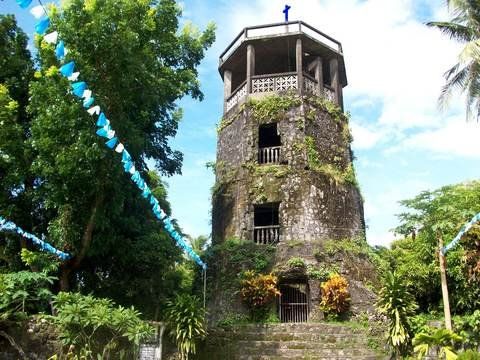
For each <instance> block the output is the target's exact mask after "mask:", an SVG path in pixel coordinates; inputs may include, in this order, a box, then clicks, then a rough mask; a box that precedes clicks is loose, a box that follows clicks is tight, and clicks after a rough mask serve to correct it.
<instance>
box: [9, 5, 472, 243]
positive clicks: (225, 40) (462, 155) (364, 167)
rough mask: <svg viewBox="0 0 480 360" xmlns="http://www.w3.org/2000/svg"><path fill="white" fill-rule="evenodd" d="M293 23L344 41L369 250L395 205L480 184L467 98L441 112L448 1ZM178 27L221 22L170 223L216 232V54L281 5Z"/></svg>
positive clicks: (203, 13)
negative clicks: (441, 26)
mask: <svg viewBox="0 0 480 360" xmlns="http://www.w3.org/2000/svg"><path fill="white" fill-rule="evenodd" d="M288 3H289V5H291V6H292V8H291V10H290V20H303V21H305V22H307V23H309V24H310V25H312V26H314V27H316V28H317V29H320V30H322V31H323V32H325V33H327V34H329V35H331V36H333V37H334V38H336V39H337V40H339V41H341V42H342V45H343V49H344V56H345V63H346V69H347V75H348V79H349V85H348V86H347V87H346V88H345V89H344V94H345V108H346V110H347V111H349V112H350V113H351V115H352V117H351V128H352V131H353V135H354V142H353V149H354V152H355V155H356V158H357V160H356V162H355V166H356V170H357V176H358V179H359V182H360V186H361V189H362V194H363V197H364V199H365V218H366V223H367V226H368V229H367V240H368V241H369V243H370V244H383V245H388V244H389V243H390V242H391V240H392V239H393V234H392V233H391V232H389V230H390V229H392V228H393V227H395V226H396V224H397V221H396V217H395V214H397V213H399V212H400V211H401V210H402V209H401V208H400V207H399V205H398V201H399V200H402V199H406V198H411V197H413V196H415V195H416V194H418V193H419V192H420V191H422V190H428V189H435V188H438V187H440V186H443V185H447V184H452V183H458V182H462V181H466V180H472V179H476V178H479V177H480V167H479V166H478V161H479V160H480V143H479V141H478V139H480V125H479V124H478V123H476V122H466V121H465V114H464V109H463V103H464V99H463V98H462V97H461V96H460V95H459V94H456V95H455V96H454V97H452V100H451V106H450V108H449V109H448V111H445V112H440V111H439V110H438V108H437V97H438V94H439V90H440V87H441V85H442V84H443V78H442V74H443V73H444V72H445V71H446V70H447V69H448V68H449V66H451V65H452V64H453V63H455V62H456V60H457V54H458V53H459V51H460V49H461V47H460V46H459V44H456V43H455V42H453V41H451V40H449V39H447V38H445V37H443V36H441V34H439V33H438V32H437V31H435V30H434V29H430V28H428V27H426V26H425V25H424V22H426V21H429V20H432V19H435V20H441V19H447V18H448V14H447V11H446V9H445V7H444V3H445V2H444V1H443V0H430V1H421V0H389V1H385V0H363V1H360V0H322V1H320V0H309V1H305V0H304V1H300V0H291V1H289V2H288ZM181 5H182V6H183V8H184V15H183V18H182V21H192V22H193V23H194V24H197V25H199V26H200V27H201V28H203V27H205V25H206V24H207V23H208V21H214V22H215V23H216V24H217V27H218V30H217V41H216V42H215V44H214V45H213V47H212V48H211V49H210V50H209V51H208V52H207V56H206V58H205V59H204V61H203V62H202V64H201V66H200V68H199V71H200V81H201V83H202V89H203V92H204V94H205V100H204V101H203V102H197V101H192V100H191V99H188V98H187V99H183V100H182V101H181V102H180V105H181V106H182V107H183V109H184V119H183V120H182V122H181V124H180V128H179V132H178V136H177V137H176V138H175V139H173V140H172V144H173V145H174V147H176V148H177V149H179V150H181V151H182V152H183V153H184V155H185V160H184V166H183V174H182V175H181V176H174V177H172V178H169V179H166V180H167V182H168V184H169V199H170V201H171V203H172V208H173V213H174V217H176V218H177V219H178V220H179V223H180V224H181V226H182V227H183V229H184V231H185V232H187V233H189V234H191V235H194V236H197V235H201V234H209V233H210V187H211V186H212V185H213V182H214V176H213V174H212V173H211V171H210V170H207V169H206V168H205V163H206V162H207V161H213V160H215V150H216V131H215V126H216V124H217V123H218V121H219V119H220V118H221V116H222V108H223V106H222V101H223V99H222V96H223V85H222V82H221V79H220V76H219V74H218V71H217V66H218V55H219V54H220V53H221V52H222V50H223V49H224V48H225V47H226V46H227V45H228V44H229V42H230V41H231V40H232V39H233V38H234V37H235V35H236V34H237V33H238V32H240V31H241V30H242V28H243V27H245V26H252V25H257V24H263V23H270V22H279V21H282V19H283V14H282V9H283V7H284V6H285V1H284V0H282V1H277V0H253V1H248V2H233V1H227V0H215V1H208V2H207V1H201V0H187V1H184V2H182V3H181ZM0 9H1V13H7V12H14V13H15V14H18V15H19V18H18V20H19V24H20V26H22V27H24V29H25V31H26V32H27V33H29V35H31V34H32V32H33V22H32V17H31V15H29V14H28V13H26V12H24V11H22V12H20V11H18V8H17V6H16V5H15V4H14V0H6V1H4V2H0Z"/></svg>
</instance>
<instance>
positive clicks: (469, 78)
mask: <svg viewBox="0 0 480 360" xmlns="http://www.w3.org/2000/svg"><path fill="white" fill-rule="evenodd" d="M447 5H448V7H449V10H450V12H451V13H452V15H453V18H452V20H451V21H449V22H429V23H427V25H428V26H432V27H435V28H438V29H440V31H441V32H442V33H444V34H446V35H448V36H449V37H450V38H452V39H455V40H457V41H460V42H461V43H463V44H464V47H463V50H462V52H461V53H460V55H459V59H458V63H457V64H455V65H454V66H452V67H451V68H450V69H449V70H448V71H447V72H446V73H445V75H444V76H445V79H446V83H445V85H444V86H443V87H442V91H441V94H440V98H439V103H440V106H442V107H445V106H446V105H447V103H448V100H449V97H450V95H451V93H452V90H454V89H457V90H460V91H461V92H465V93H466V108H467V120H468V119H469V118H470V116H471V115H474V116H475V117H476V118H477V120H478V118H479V116H480V1H478V0H447Z"/></svg>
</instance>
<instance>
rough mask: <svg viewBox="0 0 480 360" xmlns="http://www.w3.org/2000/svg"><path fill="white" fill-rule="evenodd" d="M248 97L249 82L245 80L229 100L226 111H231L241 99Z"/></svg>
mask: <svg viewBox="0 0 480 360" xmlns="http://www.w3.org/2000/svg"><path fill="white" fill-rule="evenodd" d="M246 95H247V81H246V80H245V81H244V82H243V83H242V84H241V85H240V86H239V87H238V88H237V89H236V90H235V91H234V92H233V93H232V95H230V97H229V98H228V99H227V105H226V109H227V111H229V110H230V109H231V108H233V107H234V106H235V105H237V104H238V102H239V101H240V99H241V98H243V97H244V96H246Z"/></svg>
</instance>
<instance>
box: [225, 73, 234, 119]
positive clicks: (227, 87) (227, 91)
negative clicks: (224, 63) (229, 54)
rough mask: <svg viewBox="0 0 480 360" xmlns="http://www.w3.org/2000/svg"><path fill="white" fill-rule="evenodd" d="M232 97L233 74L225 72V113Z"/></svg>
mask: <svg viewBox="0 0 480 360" xmlns="http://www.w3.org/2000/svg"><path fill="white" fill-rule="evenodd" d="M230 95H232V72H231V71H230V70H225V71H224V72H223V112H226V111H227V100H228V98H229V97H230Z"/></svg>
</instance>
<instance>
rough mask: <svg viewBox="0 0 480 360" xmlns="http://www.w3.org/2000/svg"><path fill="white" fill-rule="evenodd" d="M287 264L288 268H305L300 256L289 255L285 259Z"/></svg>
mask: <svg viewBox="0 0 480 360" xmlns="http://www.w3.org/2000/svg"><path fill="white" fill-rule="evenodd" d="M287 265H288V267H289V268H305V267H306V264H305V260H304V259H302V258H300V257H291V258H290V259H288V261H287Z"/></svg>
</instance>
